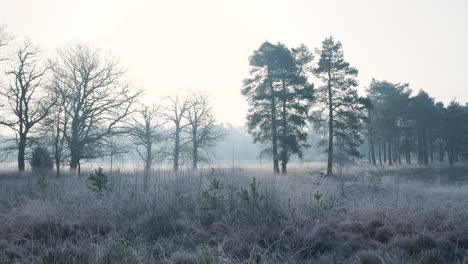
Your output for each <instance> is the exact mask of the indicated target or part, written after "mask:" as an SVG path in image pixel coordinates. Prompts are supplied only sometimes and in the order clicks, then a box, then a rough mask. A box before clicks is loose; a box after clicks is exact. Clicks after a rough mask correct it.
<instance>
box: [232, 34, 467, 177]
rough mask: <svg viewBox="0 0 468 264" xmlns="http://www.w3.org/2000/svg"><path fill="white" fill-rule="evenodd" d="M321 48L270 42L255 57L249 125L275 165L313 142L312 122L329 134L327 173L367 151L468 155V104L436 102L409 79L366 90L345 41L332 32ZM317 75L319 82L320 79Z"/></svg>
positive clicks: (372, 154) (325, 137) (397, 155)
mask: <svg viewBox="0 0 468 264" xmlns="http://www.w3.org/2000/svg"><path fill="white" fill-rule="evenodd" d="M315 55H317V57H318V60H315V61H314V53H312V52H310V51H309V49H308V48H307V47H306V46H305V45H300V46H299V47H296V48H290V47H287V46H286V45H284V44H282V43H276V44H274V43H270V42H268V41H266V42H264V43H263V44H262V45H261V46H260V47H259V48H258V49H257V50H255V51H254V53H253V54H252V55H251V56H250V58H249V62H250V75H249V77H248V78H246V79H245V80H244V85H243V88H242V90H241V93H242V94H243V95H244V97H245V98H246V100H247V101H248V103H249V106H250V107H249V111H248V114H247V130H248V132H249V133H250V134H251V135H252V136H253V137H254V140H255V142H258V143H260V144H261V145H262V146H263V149H262V154H263V155H265V156H268V157H271V158H272V161H273V172H274V173H279V172H280V169H279V168H280V166H279V164H280V162H281V172H282V173H283V174H286V173H287V168H286V166H287V163H288V161H289V160H290V157H291V156H292V155H297V156H298V157H299V158H302V155H303V151H304V149H306V148H308V147H310V145H309V144H307V137H308V135H309V134H310V133H311V132H312V131H311V130H310V129H308V128H309V127H310V126H308V124H312V127H313V128H314V129H315V130H316V132H317V133H320V134H322V139H321V140H320V142H319V145H321V146H323V147H324V148H325V151H326V153H327V155H328V162H327V175H332V174H333V165H334V164H335V163H337V162H339V163H342V162H352V161H353V160H359V159H360V158H362V157H363V156H364V155H363V154H362V153H360V151H359V148H360V147H361V146H362V145H363V144H364V143H365V142H366V139H367V143H368V146H369V151H368V155H367V156H368V158H369V163H371V164H374V165H376V164H384V163H388V164H389V165H392V164H394V163H398V164H401V163H402V161H401V160H402V159H403V160H404V163H407V164H410V163H412V162H413V161H412V159H413V158H414V157H416V158H417V163H419V164H425V165H427V164H429V163H432V162H434V160H435V157H437V158H438V160H439V161H440V162H444V161H445V160H448V163H449V164H450V166H451V165H453V163H454V162H458V161H459V160H464V161H468V105H465V106H463V105H460V104H459V103H457V102H455V101H452V102H451V103H450V104H449V105H448V106H444V105H443V104H442V103H440V102H439V103H435V101H434V99H433V98H431V97H430V96H429V95H428V94H427V93H426V92H424V91H422V90H421V91H420V92H419V93H418V94H416V95H412V91H411V89H410V88H409V85H408V84H398V83H397V84H394V83H390V82H387V81H377V80H372V83H371V84H370V87H368V88H367V95H366V96H359V94H358V91H357V87H358V82H357V77H358V70H357V69H356V68H354V67H352V66H351V65H350V64H349V63H348V62H347V61H346V60H345V59H344V55H343V49H342V44H341V43H340V42H339V41H335V40H334V39H333V38H332V37H330V38H326V39H325V40H324V41H323V42H322V46H321V47H320V48H319V49H316V51H315ZM313 81H315V82H316V83H315V85H314V83H313Z"/></svg>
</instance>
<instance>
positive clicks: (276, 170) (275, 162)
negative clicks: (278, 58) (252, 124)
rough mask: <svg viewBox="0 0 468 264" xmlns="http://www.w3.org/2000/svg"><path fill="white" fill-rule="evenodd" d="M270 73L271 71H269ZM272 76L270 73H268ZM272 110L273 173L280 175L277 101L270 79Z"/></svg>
mask: <svg viewBox="0 0 468 264" xmlns="http://www.w3.org/2000/svg"><path fill="white" fill-rule="evenodd" d="M268 71H269V69H268ZM268 75H270V72H268ZM270 96H271V100H270V110H271V140H272V147H273V153H272V154H273V173H275V174H278V173H279V163H278V136H277V131H276V100H275V90H274V88H273V83H272V81H271V79H270Z"/></svg>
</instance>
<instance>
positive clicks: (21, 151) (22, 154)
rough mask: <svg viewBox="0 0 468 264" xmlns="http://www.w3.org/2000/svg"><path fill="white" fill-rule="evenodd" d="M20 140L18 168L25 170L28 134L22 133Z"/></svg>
mask: <svg viewBox="0 0 468 264" xmlns="http://www.w3.org/2000/svg"><path fill="white" fill-rule="evenodd" d="M19 137H20V138H19V142H18V170H19V171H24V169H25V162H24V159H25V158H24V157H25V153H26V135H24V134H23V135H20V136H19Z"/></svg>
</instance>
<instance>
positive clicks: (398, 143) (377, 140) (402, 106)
mask: <svg viewBox="0 0 468 264" xmlns="http://www.w3.org/2000/svg"><path fill="white" fill-rule="evenodd" d="M367 91H368V99H369V100H370V102H371V107H370V108H369V109H368V117H369V122H368V124H367V138H368V143H369V144H368V146H369V154H368V157H369V162H370V163H372V164H374V165H375V164H384V163H387V164H389V165H392V164H395V163H398V164H401V163H406V164H411V163H418V164H424V165H428V164H429V163H433V162H434V161H439V162H445V161H446V162H448V164H450V166H452V165H453V164H454V163H455V162H459V161H460V160H463V161H465V162H467V161H468V105H461V104H459V103H457V102H456V101H452V102H450V104H448V105H447V106H445V105H444V104H443V103H441V102H436V101H435V100H434V98H432V97H431V96H430V95H429V94H427V93H426V92H424V91H423V90H421V91H419V92H418V93H417V94H415V95H413V93H412V90H411V89H410V88H409V85H408V84H399V83H390V82H387V81H377V80H372V82H371V84H370V86H369V88H368V89H367ZM413 159H414V160H413ZM402 160H403V161H402Z"/></svg>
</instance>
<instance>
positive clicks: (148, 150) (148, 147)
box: [143, 139, 153, 192]
mask: <svg viewBox="0 0 468 264" xmlns="http://www.w3.org/2000/svg"><path fill="white" fill-rule="evenodd" d="M152 162H153V150H152V146H151V142H150V141H149V140H148V139H147V143H146V160H145V168H144V171H143V177H144V179H143V181H144V182H143V192H147V191H148V180H149V175H150V172H151V163H152Z"/></svg>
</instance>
